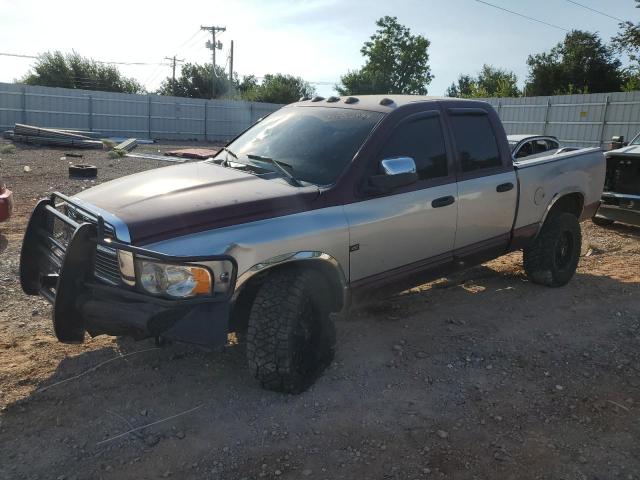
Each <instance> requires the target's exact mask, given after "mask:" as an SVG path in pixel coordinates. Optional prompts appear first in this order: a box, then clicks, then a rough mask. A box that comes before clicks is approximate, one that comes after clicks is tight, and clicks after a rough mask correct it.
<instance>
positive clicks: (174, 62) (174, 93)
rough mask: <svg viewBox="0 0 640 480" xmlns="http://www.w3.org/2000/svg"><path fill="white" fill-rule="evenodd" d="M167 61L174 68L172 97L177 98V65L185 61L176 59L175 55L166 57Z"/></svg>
mask: <svg viewBox="0 0 640 480" xmlns="http://www.w3.org/2000/svg"><path fill="white" fill-rule="evenodd" d="M164 59H165V60H169V61H170V62H171V63H172V64H173V66H172V70H173V73H172V74H171V95H173V96H174V97H175V96H176V63H178V62H180V63H182V62H184V59H182V60H180V59H178V58H176V55H174V56H173V57H164Z"/></svg>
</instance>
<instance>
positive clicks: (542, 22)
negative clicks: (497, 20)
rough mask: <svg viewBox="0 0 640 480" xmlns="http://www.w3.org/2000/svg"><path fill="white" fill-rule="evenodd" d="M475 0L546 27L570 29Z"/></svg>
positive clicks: (566, 30) (482, 0) (481, 0)
mask: <svg viewBox="0 0 640 480" xmlns="http://www.w3.org/2000/svg"><path fill="white" fill-rule="evenodd" d="M475 1H476V2H478V3H482V4H484V5H488V6H490V7H493V8H497V9H498V10H502V11H503V12H508V13H511V14H513V15H517V16H519V17H522V18H526V19H527V20H531V21H532V22H537V23H541V24H542V25H546V26H548V27H553V28H557V29H558V30H563V31H565V32H569V31H570V30H569V29H568V28H564V27H560V26H558V25H554V24H553V23H548V22H545V21H544V20H538V19H537V18H533V17H530V16H528V15H524V14H522V13H518V12H514V11H513V10H509V9H507V8H503V7H500V6H498V5H494V4H493V3H489V2H485V1H484V0H475Z"/></svg>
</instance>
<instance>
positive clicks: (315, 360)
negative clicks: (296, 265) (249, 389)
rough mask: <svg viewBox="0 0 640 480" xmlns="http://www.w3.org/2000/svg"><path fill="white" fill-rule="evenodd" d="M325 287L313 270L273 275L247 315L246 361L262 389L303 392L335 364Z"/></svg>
mask: <svg viewBox="0 0 640 480" xmlns="http://www.w3.org/2000/svg"><path fill="white" fill-rule="evenodd" d="M327 292H328V289H327V282H326V280H325V279H324V277H323V276H322V274H320V273H318V272H316V271H313V270H302V269H285V270H280V271H277V272H274V273H272V274H271V275H269V277H267V279H266V281H265V283H264V284H263V285H262V286H261V287H260V290H259V291H258V293H257V295H256V297H255V300H254V302H253V305H252V307H251V313H250V314H249V327H248V331H247V359H248V361H249V365H250V367H251V368H253V369H254V371H255V375H256V378H257V379H258V380H259V381H260V383H261V384H262V386H263V388H265V389H267V390H275V391H278V392H286V393H300V392H302V391H304V390H306V389H307V388H308V387H309V386H310V385H311V384H312V383H313V382H314V381H315V380H316V378H317V377H318V376H319V375H320V374H321V373H322V372H323V370H324V369H325V368H326V367H327V366H328V365H329V364H330V363H331V361H332V360H333V355H334V351H335V326H334V323H333V320H332V319H331V318H330V316H329V314H330V311H329V305H330V299H329V298H328V294H327Z"/></svg>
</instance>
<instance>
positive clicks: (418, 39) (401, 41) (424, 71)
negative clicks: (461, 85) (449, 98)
mask: <svg viewBox="0 0 640 480" xmlns="http://www.w3.org/2000/svg"><path fill="white" fill-rule="evenodd" d="M376 25H377V26H378V29H377V30H376V33H375V34H374V35H372V36H371V38H370V40H369V41H368V42H365V44H364V45H363V46H362V48H361V49H360V52H361V53H362V55H363V56H364V57H365V59H366V62H365V64H364V66H363V67H362V68H361V69H359V70H353V71H349V72H347V73H346V74H345V75H343V76H342V77H341V78H340V84H338V85H336V90H337V91H338V92H339V93H340V95H356V94H360V95H362V94H376V93H378V94H384V93H406V94H418V95H425V94H426V93H427V85H429V83H431V80H432V79H433V75H432V74H431V67H430V66H429V53H428V49H429V45H430V44H431V42H429V40H427V39H426V38H425V37H423V36H422V35H412V34H411V30H409V29H408V28H407V27H405V26H404V25H401V24H400V23H398V19H397V18H396V17H389V16H386V17H383V18H381V19H379V20H378V21H377V22H376Z"/></svg>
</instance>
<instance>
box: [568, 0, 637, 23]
mask: <svg viewBox="0 0 640 480" xmlns="http://www.w3.org/2000/svg"><path fill="white" fill-rule="evenodd" d="M567 2H569V3H573V4H574V5H577V6H579V7H582V8H586V9H587V10H591V11H592V12H595V13H599V14H600V15H604V16H605V17H609V18H611V19H613V20H617V21H618V22H622V23H624V22H625V21H626V20H623V19H621V18H618V17H614V16H613V15H609V14H608V13H605V12H601V11H600V10H596V9H595V8H591V7H589V6H588V5H583V4H581V3H578V2H574V1H573V0H567Z"/></svg>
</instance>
